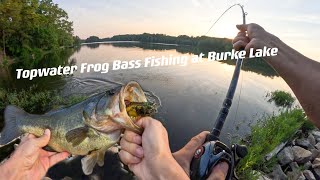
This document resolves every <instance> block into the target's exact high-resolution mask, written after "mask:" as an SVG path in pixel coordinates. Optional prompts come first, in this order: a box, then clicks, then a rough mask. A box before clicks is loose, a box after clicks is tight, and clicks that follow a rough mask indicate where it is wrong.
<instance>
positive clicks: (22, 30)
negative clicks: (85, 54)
mask: <svg viewBox="0 0 320 180" xmlns="http://www.w3.org/2000/svg"><path fill="white" fill-rule="evenodd" d="M72 26H73V23H72V22H71V21H70V20H69V17H68V14H67V13H66V12H65V11H64V10H63V9H61V8H60V7H59V6H58V5H57V4H55V3H53V2H52V0H0V43H1V45H0V47H1V51H2V59H4V60H5V59H6V57H10V58H12V59H14V60H16V59H19V60H21V61H22V62H23V64H25V65H26V66H29V65H30V64H32V63H34V61H38V60H39V59H41V57H42V56H43V54H44V53H46V52H48V51H52V50H59V49H61V48H62V47H69V46H74V45H75V44H76V43H80V38H79V37H74V36H73V27H72ZM0 58H1V56H0ZM0 60H1V59H0Z"/></svg>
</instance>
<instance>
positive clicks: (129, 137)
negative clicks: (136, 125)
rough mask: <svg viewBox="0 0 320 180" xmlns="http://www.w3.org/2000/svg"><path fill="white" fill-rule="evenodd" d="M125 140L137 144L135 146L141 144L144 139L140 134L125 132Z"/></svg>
mask: <svg viewBox="0 0 320 180" xmlns="http://www.w3.org/2000/svg"><path fill="white" fill-rule="evenodd" d="M123 138H124V139H126V141H128V142H131V143H135V144H141V143H142V138H141V136H140V135H139V134H137V133H135V132H132V131H125V132H124V135H123Z"/></svg>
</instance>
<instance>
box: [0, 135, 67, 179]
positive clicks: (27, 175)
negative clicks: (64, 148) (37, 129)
mask: <svg viewBox="0 0 320 180" xmlns="http://www.w3.org/2000/svg"><path fill="white" fill-rule="evenodd" d="M49 140H50V130H48V129H47V130H45V132H44V135H42V136H41V137H39V138H36V137H35V136H34V135H33V134H28V135H26V136H24V137H23V138H22V139H21V142H20V144H19V146H18V147H17V149H16V150H15V151H14V153H13V154H12V156H11V157H10V158H9V159H8V160H7V161H6V162H5V163H4V164H3V165H1V166H0V172H1V174H2V175H3V177H6V179H41V178H43V177H44V176H45V174H46V173H47V171H48V169H49V168H50V167H52V166H53V165H55V164H56V163H58V162H60V161H62V160H64V159H66V158H67V157H68V156H69V153H67V152H62V153H57V152H49V151H45V150H43V149H42V148H43V147H44V146H46V145H47V144H48V143H49Z"/></svg>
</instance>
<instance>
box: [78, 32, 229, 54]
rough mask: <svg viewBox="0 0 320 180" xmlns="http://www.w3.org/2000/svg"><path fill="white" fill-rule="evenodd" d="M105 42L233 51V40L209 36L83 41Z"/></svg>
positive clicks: (146, 35)
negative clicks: (184, 46) (157, 44)
mask: <svg viewBox="0 0 320 180" xmlns="http://www.w3.org/2000/svg"><path fill="white" fill-rule="evenodd" d="M105 41H140V42H149V43H167V44H179V45H187V46H195V47H199V48H200V49H208V50H209V49H210V50H212V49H213V47H214V50H215V51H229V50H231V49H232V45H231V40H230V39H227V38H215V37H208V36H197V37H193V36H187V35H180V36H169V35H165V34H150V33H143V34H125V35H115V36H112V37H111V38H102V39H100V38H99V37H97V36H90V37H88V38H87V39H85V40H82V42H84V43H93V42H105Z"/></svg>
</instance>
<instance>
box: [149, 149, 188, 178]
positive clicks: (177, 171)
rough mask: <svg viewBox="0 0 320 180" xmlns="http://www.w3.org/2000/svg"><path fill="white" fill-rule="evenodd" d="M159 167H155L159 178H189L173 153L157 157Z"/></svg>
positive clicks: (156, 175)
mask: <svg viewBox="0 0 320 180" xmlns="http://www.w3.org/2000/svg"><path fill="white" fill-rule="evenodd" d="M157 161H158V168H157V169H155V172H154V173H155V174H154V176H155V177H156V179H159V180H170V179H182V180H184V179H189V177H188V175H187V173H186V172H185V171H184V170H183V169H182V168H181V167H180V165H179V164H178V162H177V161H176V160H175V159H174V157H173V156H172V154H171V153H170V154H164V155H160V156H159V157H158V158H157Z"/></svg>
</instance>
